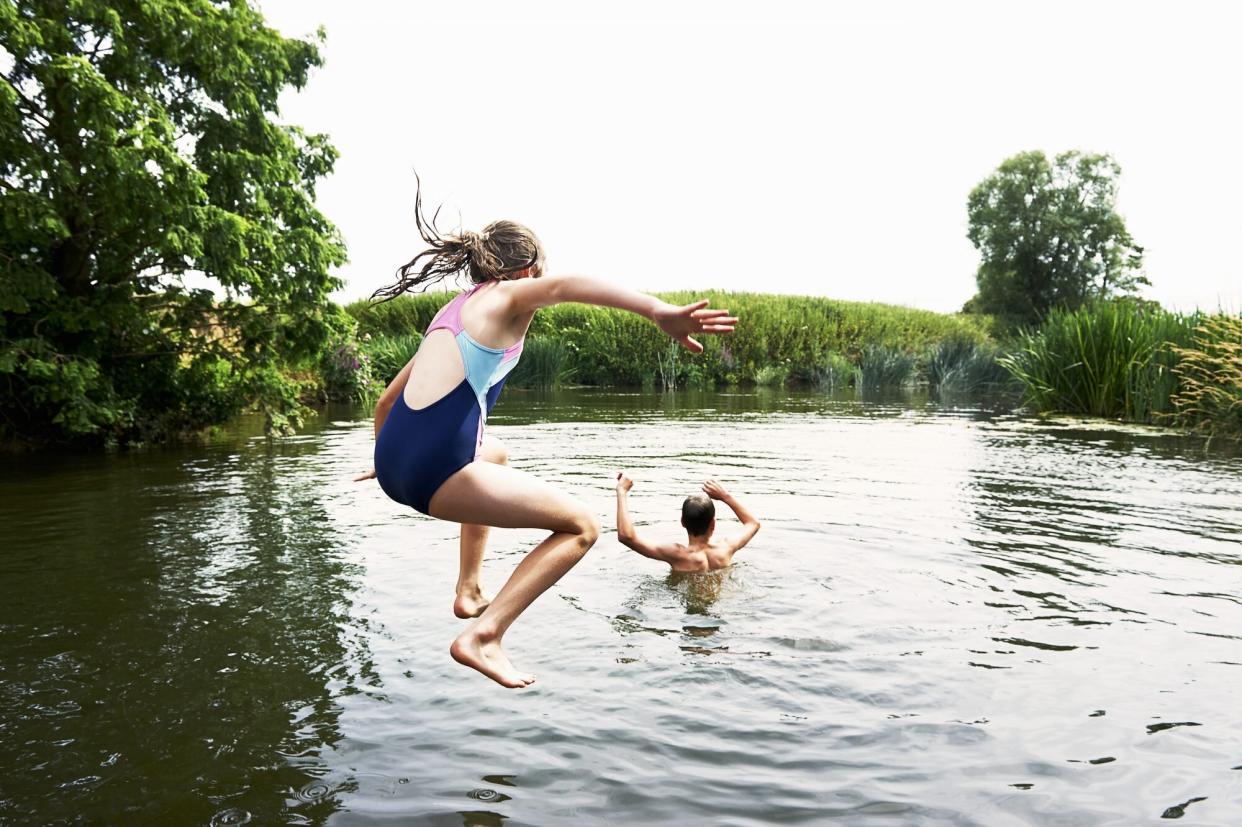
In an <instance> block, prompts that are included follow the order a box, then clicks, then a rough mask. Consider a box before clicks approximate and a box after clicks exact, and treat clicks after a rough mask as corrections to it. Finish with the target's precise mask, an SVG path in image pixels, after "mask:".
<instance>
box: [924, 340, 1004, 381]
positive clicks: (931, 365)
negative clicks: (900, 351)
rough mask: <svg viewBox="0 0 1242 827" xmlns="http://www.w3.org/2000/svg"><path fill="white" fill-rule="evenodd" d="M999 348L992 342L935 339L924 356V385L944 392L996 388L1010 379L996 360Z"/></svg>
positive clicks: (999, 353)
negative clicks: (935, 341)
mask: <svg viewBox="0 0 1242 827" xmlns="http://www.w3.org/2000/svg"><path fill="white" fill-rule="evenodd" d="M1000 356H1001V350H1000V348H999V347H998V346H997V345H995V344H993V343H991V342H976V341H972V340H970V339H960V338H951V339H945V340H944V341H941V342H938V343H936V344H934V345H932V346H931V348H929V349H928V351H927V352H926V354H925V356H924V365H925V368H924V370H925V373H926V378H927V384H929V385H931V386H932V387H935V388H938V389H939V390H941V391H943V392H947V393H974V392H979V391H989V390H997V389H1000V388H1003V387H1005V386H1007V385H1009V384H1010V383H1011V382H1012V381H1013V379H1012V377H1011V376H1010V374H1009V371H1008V370H1006V369H1005V367H1004V366H1003V365H1001V364H1000V362H999V361H998V359H999V357H1000Z"/></svg>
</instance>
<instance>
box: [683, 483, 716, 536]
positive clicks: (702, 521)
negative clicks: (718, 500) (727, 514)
mask: <svg viewBox="0 0 1242 827" xmlns="http://www.w3.org/2000/svg"><path fill="white" fill-rule="evenodd" d="M681 524H682V525H683V526H684V527H685V529H686V533H687V534H689V535H690V536H691V537H710V536H711V533H712V530H713V529H715V528H716V504H715V503H713V502H712V498H711V497H709V496H707V495H706V494H691V495H690V496H689V497H686V501H685V502H684V503H682V504H681Z"/></svg>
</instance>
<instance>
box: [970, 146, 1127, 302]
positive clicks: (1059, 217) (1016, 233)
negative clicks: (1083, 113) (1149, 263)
mask: <svg viewBox="0 0 1242 827" xmlns="http://www.w3.org/2000/svg"><path fill="white" fill-rule="evenodd" d="M1120 174H1121V168H1120V167H1119V166H1118V165H1117V163H1116V162H1115V161H1114V160H1113V159H1112V158H1111V157H1110V156H1108V155H1102V154H1093V153H1081V152H1064V153H1062V154H1060V155H1058V156H1056V158H1055V159H1053V160H1052V161H1051V162H1050V161H1049V160H1048V158H1047V156H1045V155H1044V153H1043V152H1038V151H1036V152H1022V153H1019V154H1017V155H1014V156H1013V157H1012V158H1008V159H1006V160H1005V161H1004V162H1003V163H1002V164H1001V165H1000V167H998V168H997V170H996V172H994V173H992V174H991V175H989V176H988V177H987V178H985V179H984V180H983V181H982V182H981V183H980V184H979V185H978V186H976V187H975V188H974V190H972V191H971V193H970V197H969V199H968V200H967V216H968V219H969V229H968V231H967V237H968V238H970V241H971V243H972V244H974V245H975V248H976V249H978V250H979V253H980V255H981V256H982V261H981V262H980V264H979V270H978V272H977V274H976V279H977V282H978V293H977V294H976V295H975V296H974V297H973V298H972V299H971V300H970V301H968V302H967V303H966V306H965V307H964V308H963V310H965V311H966V312H977V313H991V314H995V315H997V316H1000V317H1003V318H1005V319H1007V320H1009V321H1011V322H1019V323H1035V322H1038V321H1040V320H1041V319H1043V318H1044V316H1045V315H1047V313H1048V312H1049V311H1050V310H1052V309H1053V308H1057V307H1062V308H1068V309H1071V310H1072V309H1076V308H1078V307H1080V306H1082V305H1083V304H1085V303H1087V302H1090V301H1093V300H1095V299H1103V298H1110V297H1114V296H1120V295H1132V294H1134V293H1136V292H1137V290H1138V288H1139V286H1140V285H1145V284H1149V283H1150V282H1148V280H1147V278H1146V276H1144V275H1143V273H1142V271H1141V269H1140V268H1141V267H1142V263H1143V249H1142V248H1141V247H1139V246H1138V245H1137V244H1135V242H1134V239H1133V238H1132V237H1131V236H1130V233H1129V231H1128V230H1127V229H1126V225H1125V221H1124V220H1122V218H1121V216H1120V215H1119V214H1118V213H1117V209H1116V201H1117V179H1118V177H1119V176H1120Z"/></svg>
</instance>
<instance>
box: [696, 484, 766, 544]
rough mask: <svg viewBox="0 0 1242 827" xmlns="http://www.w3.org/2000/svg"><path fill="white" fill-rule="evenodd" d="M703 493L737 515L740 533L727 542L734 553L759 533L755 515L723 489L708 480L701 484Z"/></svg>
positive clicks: (721, 486)
mask: <svg viewBox="0 0 1242 827" xmlns="http://www.w3.org/2000/svg"><path fill="white" fill-rule="evenodd" d="M703 493H704V494H706V495H707V496H709V497H711V498H712V499H713V500H720V501H721V502H722V503H724V504H725V505H727V506H729V508H730V509H731V510H732V511H733V513H734V514H735V515H737V518H738V520H740V521H741V523H742V533H741V534H739V535H738V536H737V537H734V538H733V539H731V540H729V545H730V546H731V547H732V549H733V550H734V551H737V550H738V549H740V548H741V547H742V546H744V545H746V544H747V543H749V542H750V541H751V540H753V539H754V537H755V535H756V534H758V533H759V521H758V520H757V519H755V515H754V514H751V513H750V511H749V510H748V509H747V508H746V506H744V505H742V504H741V503H740V502H738V499H737V498H736V497H734V496H733V495H732V494H730V493H729V492H728V491H726V490H725V487H724V486H723V485H721V484H720V483H718V482H716V481H715V480H708V481H707V482H705V483H703Z"/></svg>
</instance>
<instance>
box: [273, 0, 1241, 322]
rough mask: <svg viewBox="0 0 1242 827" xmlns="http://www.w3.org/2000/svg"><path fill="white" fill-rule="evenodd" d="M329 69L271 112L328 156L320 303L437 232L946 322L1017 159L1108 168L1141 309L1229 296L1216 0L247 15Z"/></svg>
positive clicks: (1229, 141)
mask: <svg viewBox="0 0 1242 827" xmlns="http://www.w3.org/2000/svg"><path fill="white" fill-rule="evenodd" d="M261 7H262V9H263V11H264V13H265V15H266V17H267V19H268V21H269V23H270V24H271V25H274V26H275V27H277V28H278V29H280V30H281V32H282V33H284V34H286V35H289V36H305V35H308V34H310V33H312V32H313V31H314V30H315V28H316V27H318V26H319V25H321V24H322V25H323V26H324V27H325V28H326V29H327V43H326V45H325V46H324V49H323V53H324V57H325V65H324V66H323V67H322V68H321V69H319V70H317V71H316V72H315V73H314V74H313V75H312V78H311V81H310V83H309V85H308V86H307V88H306V89H305V90H303V91H302V92H300V93H291V94H288V95H286V96H285V97H284V98H283V100H282V117H283V118H284V119H285V120H287V121H289V122H291V123H296V124H299V125H302V126H304V127H306V128H308V129H310V130H312V131H317V132H326V133H328V134H329V135H330V136H331V138H332V141H333V143H334V144H335V146H336V147H337V149H339V150H340V152H341V158H340V160H339V162H338V164H337V167H336V172H335V173H334V174H333V175H332V177H331V178H329V179H327V180H325V181H324V182H322V183H321V185H320V188H319V205H320V208H321V209H322V210H323V211H324V212H325V213H326V214H327V216H328V217H329V218H330V219H331V220H332V221H334V222H335V223H336V224H337V226H338V227H340V229H341V231H342V233H343V234H344V236H345V239H346V242H347V243H348V245H349V255H350V263H349V264H347V265H346V266H345V267H344V268H343V270H342V273H341V274H342V276H343V277H344V278H345V280H346V282H347V286H346V288H345V289H344V290H343V291H342V292H341V293H340V298H344V299H352V298H357V297H360V296H364V295H368V294H369V293H370V292H371V291H372V290H374V289H375V288H376V287H378V286H380V285H381V284H384V283H386V282H387V281H390V280H391V275H392V272H393V270H394V268H395V267H396V266H397V265H399V264H401V263H403V262H405V261H406V260H408V259H409V258H411V257H412V256H413V255H414V254H415V253H416V252H418V251H419V250H420V249H421V247H420V245H419V241H418V237H417V235H416V234H415V232H414V227H413V221H412V217H411V216H412V209H413V202H414V174H413V170H414V169H417V170H418V171H419V173H420V174H421V175H422V178H423V186H424V190H423V192H424V197H425V199H426V200H427V201H428V202H429V203H430V204H431V205H432V206H433V207H434V205H435V204H437V203H441V202H443V203H444V204H445V208H446V214H447V215H448V220H447V221H446V222H443V223H444V224H446V225H449V226H452V225H455V224H456V223H457V218H458V214H459V213H460V217H461V220H462V222H463V224H464V226H465V227H466V228H470V229H478V228H480V227H481V226H482V225H484V224H486V223H487V222H488V221H491V220H493V219H496V218H512V219H515V220H518V221H521V222H523V223H525V224H527V225H529V226H530V227H531V228H532V229H534V230H535V232H536V233H538V234H539V236H540V238H542V239H543V242H544V244H545V246H546V248H547V250H548V257H549V268H550V270H551V271H552V272H584V273H591V274H594V275H600V276H605V277H608V278H612V279H615V280H618V281H623V282H625V283H627V284H630V285H631V286H634V287H636V288H638V289H643V290H657V289H671V288H682V287H684V288H707V287H715V288H722V289H730V290H762V291H770V292H780V293H803V294H815V295H824V296H831V297H835V298H841V299H854V300H874V301H884V302H892V303H897V304H904V305H910V306H914V307H924V308H929V309H933V310H942V311H950V310H956V309H958V308H959V307H960V306H961V304H962V302H963V301H965V300H966V299H967V298H969V297H970V296H971V295H972V294H973V292H974V286H975V284H974V272H975V268H976V266H977V264H978V257H977V254H976V253H975V250H974V248H973V247H972V246H971V245H970V242H968V241H967V240H966V237H965V232H966V207H965V205H966V196H967V194H968V193H969V192H970V189H971V188H972V187H973V186H974V185H975V184H977V183H978V182H979V181H980V180H981V179H982V178H984V177H985V176H986V175H987V174H988V173H989V172H991V171H992V170H993V169H995V167H996V166H997V165H998V164H999V163H1000V162H1001V161H1002V160H1003V159H1005V158H1006V157H1008V156H1009V155H1012V154H1014V153H1016V152H1019V151H1023V150H1028V149H1042V150H1044V151H1045V152H1048V153H1049V154H1053V153H1056V152H1060V151H1063V150H1066V149H1081V150H1087V151H1096V152H1109V153H1111V154H1112V155H1113V156H1114V157H1115V158H1116V159H1117V161H1118V162H1119V163H1120V164H1121V167H1122V178H1121V195H1120V200H1119V207H1120V211H1121V213H1122V215H1123V216H1124V217H1125V219H1126V222H1127V224H1128V226H1129V228H1130V230H1131V232H1132V233H1133V234H1134V236H1135V238H1136V240H1137V241H1138V243H1139V244H1141V245H1143V246H1144V247H1145V248H1146V249H1147V257H1146V270H1147V273H1148V276H1149V277H1150V279H1151V281H1152V286H1151V288H1149V289H1148V290H1147V291H1146V295H1148V296H1149V297H1151V298H1154V299H1158V300H1159V301H1161V302H1163V303H1165V304H1166V305H1169V306H1173V307H1176V308H1179V309H1184V310H1185V309H1191V308H1193V307H1195V306H1200V307H1204V308H1208V309H1215V308H1216V307H1217V306H1219V305H1222V304H1223V305H1224V306H1226V307H1227V308H1229V309H1232V310H1239V309H1242V261H1239V257H1238V250H1239V246H1240V244H1239V242H1240V241H1242V198H1240V194H1242V107H1240V106H1239V82H1240V81H1242V48H1240V47H1239V43H1242V11H1239V8H1240V6H1239V4H1231V3H1227V2H1220V3H1204V2H1178V3H1172V2H1168V3H1161V4H1148V3H1137V2H1059V1H1054V2H1049V0H1041V2H1021V3H1019V2H994V1H993V2H854V3H847V2H842V3H795V2H772V1H771V0H765V1H764V2H760V0H752V2H749V3H735V2H715V1H713V2H671V1H667V0H666V2H639V1H638V0H627V2H625V3H612V4H603V3H584V2H561V3H558V2H537V3H535V2H496V3H490V2H453V1H452V0H441V1H440V2H436V3H426V2H415V3H405V2H362V0H353V2H349V3H345V2H339V1H338V2H329V0H262V3H261Z"/></svg>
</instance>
